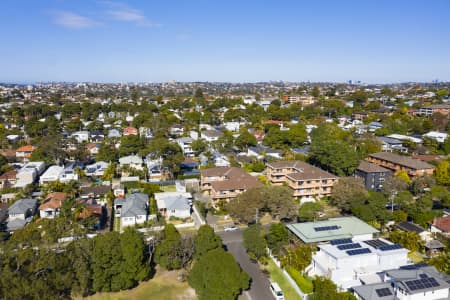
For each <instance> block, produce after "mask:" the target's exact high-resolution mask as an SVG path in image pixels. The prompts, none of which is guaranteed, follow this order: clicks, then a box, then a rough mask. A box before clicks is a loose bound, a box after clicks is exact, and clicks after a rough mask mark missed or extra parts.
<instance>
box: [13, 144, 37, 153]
mask: <svg viewBox="0 0 450 300" xmlns="http://www.w3.org/2000/svg"><path fill="white" fill-rule="evenodd" d="M34 150H36V147H35V146H32V145H26V146H22V147H19V148H17V150H16V152H33V151H34Z"/></svg>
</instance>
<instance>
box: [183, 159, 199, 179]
mask: <svg viewBox="0 0 450 300" xmlns="http://www.w3.org/2000/svg"><path fill="white" fill-rule="evenodd" d="M199 166H200V163H199V162H197V161H195V160H193V159H191V158H186V159H185V160H184V161H183V162H182V163H181V164H180V171H181V173H182V174H183V175H184V176H197V175H200V170H199Z"/></svg>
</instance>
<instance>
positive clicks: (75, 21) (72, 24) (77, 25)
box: [52, 11, 101, 29]
mask: <svg viewBox="0 0 450 300" xmlns="http://www.w3.org/2000/svg"><path fill="white" fill-rule="evenodd" d="M52 15H53V23H55V24H58V25H61V26H63V27H66V28H70V29H85V28H91V27H95V26H99V25H101V23H99V22H97V21H94V20H92V19H90V18H88V17H84V16H81V15H78V14H75V13H72V12H69V11H54V12H52Z"/></svg>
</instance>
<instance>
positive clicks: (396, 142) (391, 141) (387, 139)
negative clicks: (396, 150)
mask: <svg viewBox="0 0 450 300" xmlns="http://www.w3.org/2000/svg"><path fill="white" fill-rule="evenodd" d="M377 139H378V140H380V141H382V142H384V143H386V144H390V145H403V142H402V141H400V140H397V139H394V138H390V137H386V136H379V137H377Z"/></svg>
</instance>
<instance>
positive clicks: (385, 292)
mask: <svg viewBox="0 0 450 300" xmlns="http://www.w3.org/2000/svg"><path fill="white" fill-rule="evenodd" d="M375 292H376V293H377V295H378V297H386V296H391V295H392V292H391V290H390V289H389V288H382V289H376V290H375Z"/></svg>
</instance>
